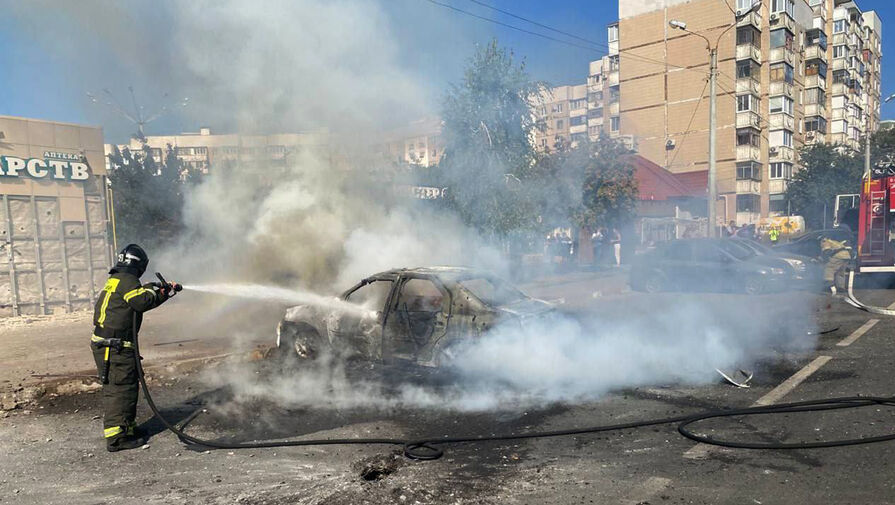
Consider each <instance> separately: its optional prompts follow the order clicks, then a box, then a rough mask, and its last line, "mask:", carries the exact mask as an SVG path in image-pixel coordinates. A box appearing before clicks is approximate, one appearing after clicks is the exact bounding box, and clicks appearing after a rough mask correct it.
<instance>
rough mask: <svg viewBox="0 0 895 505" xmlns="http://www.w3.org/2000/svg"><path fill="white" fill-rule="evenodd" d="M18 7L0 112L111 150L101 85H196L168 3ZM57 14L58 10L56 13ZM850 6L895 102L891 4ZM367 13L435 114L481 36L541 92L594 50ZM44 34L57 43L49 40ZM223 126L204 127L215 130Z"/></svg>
mask: <svg viewBox="0 0 895 505" xmlns="http://www.w3.org/2000/svg"><path fill="white" fill-rule="evenodd" d="M311 1H312V2H313V0H311ZM356 1H357V2H361V3H365V4H376V3H377V2H376V1H375V0H356ZM438 1H439V2H441V3H446V4H450V5H453V6H455V7H458V8H461V9H464V10H468V11H470V12H473V13H475V14H478V15H481V16H485V17H489V18H496V19H499V20H501V21H503V22H506V23H508V24H512V25H516V26H520V27H525V28H526V29H529V30H531V31H537V32H540V33H544V34H547V35H549V36H554V37H562V36H561V35H558V34H555V33H551V32H549V31H546V30H544V29H543V28H540V27H537V26H532V25H529V24H526V23H524V22H522V21H520V20H518V19H513V18H511V17H507V16H505V15H503V14H500V13H497V12H494V11H491V10H489V9H487V8H485V7H482V6H480V5H476V3H474V2H472V1H470V0H438ZM482 1H483V2H484V3H488V4H490V5H492V6H495V7H498V8H501V9H504V10H507V11H510V12H513V13H515V14H518V15H520V16H523V17H527V18H531V19H535V20H537V21H539V22H541V23H543V24H545V25H548V26H551V27H554V28H557V29H560V30H563V31H566V32H569V33H572V34H575V35H578V36H580V37H582V38H585V39H589V40H593V41H595V42H597V43H599V44H601V45H605V44H606V25H607V24H609V23H610V22H612V21H614V20H615V19H616V16H617V12H618V3H617V1H616V0H568V1H565V2H546V1H522V0H515V1H513V0H482ZM718 1H719V2H720V1H722V0H718ZM13 2H14V3H13ZM4 4H9V5H6V6H4ZM24 4H27V7H22V5H23V4H22V3H20V2H16V0H0V8H2V11H3V12H4V15H3V16H0V47H2V48H3V50H2V51H0V68H2V69H3V72H4V79H3V80H4V85H3V87H2V90H0V114H4V115H16V116H26V117H37V118H43V119H52V120H59V121H71V122H78V123H86V124H100V125H102V126H103V127H104V128H105V129H106V135H107V137H108V138H109V139H110V140H113V141H122V140H124V139H126V138H127V136H128V134H129V133H130V132H132V131H133V128H132V127H131V126H130V125H129V124H128V123H127V122H126V121H125V120H122V119H121V118H119V117H117V116H116V115H115V114H114V113H112V112H111V111H110V110H108V109H105V108H103V107H100V106H97V105H95V104H92V103H90V101H89V100H88V99H87V97H86V92H88V91H91V92H94V93H96V92H99V91H100V90H102V89H103V88H105V87H109V88H110V89H111V90H112V91H113V92H114V93H115V94H116V95H117V96H118V97H119V98H120V99H122V100H123V99H124V98H126V97H127V96H128V95H127V86H128V85H131V84H132V85H133V86H134V87H135V88H136V89H137V92H138V95H139V97H140V101H141V102H142V103H145V105H146V109H147V110H150V111H151V110H154V109H156V108H157V107H159V106H160V105H161V104H163V103H165V102H166V101H172V99H165V98H164V94H165V93H167V92H171V93H177V92H178V89H180V88H181V87H184V86H190V87H191V89H197V86H196V83H192V82H186V81H188V80H189V79H191V78H192V77H191V76H189V75H186V74H184V73H183V72H182V71H181V68H180V67H181V66H182V65H181V64H180V62H179V61H178V60H177V54H176V53H177V49H176V48H175V47H171V45H170V43H169V39H170V37H169V32H168V30H169V29H170V26H171V21H170V18H169V16H172V15H175V13H176V12H177V10H178V9H177V6H176V3H174V4H171V3H169V4H168V5H167V8H166V7H165V5H164V4H161V5H160V6H158V7H156V6H154V5H153V6H150V7H147V6H146V4H145V3H137V2H131V1H124V2H123V4H125V6H126V7H125V8H120V10H119V11H118V12H117V13H115V12H114V11H112V12H110V7H109V6H110V5H112V3H110V1H109V0H83V1H79V2H73V3H68V2H63V1H62V0H58V2H54V1H53V0H34V1H33V2H25V3H24ZM63 4H64V5H65V6H66V8H58V7H59V6H61V5H63ZM149 4H150V5H152V3H149ZM858 4H859V6H860V7H861V8H862V9H863V10H871V9H872V10H876V11H877V12H878V14H879V16H880V18H881V19H882V21H883V43H884V47H883V53H884V57H883V86H882V87H883V93H884V95H888V94H891V93H895V82H893V83H892V84H887V81H888V79H887V77H888V76H891V75H893V73H895V36H892V37H889V36H887V33H889V32H888V31H887V29H888V26H890V25H887V23H893V24H892V25H891V26H895V2H893V1H892V0H858ZM120 5H121V4H118V7H120ZM378 5H379V7H378V9H380V10H381V11H382V12H383V13H384V19H385V20H386V22H387V24H388V27H387V33H388V36H389V37H391V38H393V39H394V41H395V44H396V46H397V48H398V53H399V54H398V55H397V57H396V59H397V60H398V61H399V62H401V63H402V64H403V65H406V67H407V69H408V72H411V73H412V74H413V75H414V76H415V77H416V78H417V79H419V80H421V81H424V82H426V83H427V85H428V86H430V87H431V91H432V93H431V95H432V97H434V98H433V99H432V100H431V102H432V103H431V104H430V105H431V107H432V108H435V109H437V106H438V103H437V102H438V100H437V97H438V96H440V95H441V94H442V93H443V92H444V90H445V89H446V88H447V86H448V83H450V82H457V81H458V80H459V79H460V78H461V76H462V70H463V66H464V63H465V61H466V59H467V58H468V57H469V55H470V54H471V53H472V52H473V50H474V47H475V45H476V44H482V43H486V42H488V40H490V39H491V38H492V37H496V38H497V39H498V40H499V41H500V43H501V44H502V45H504V46H507V47H509V48H511V49H513V51H514V52H515V54H516V55H518V56H521V57H524V58H525V59H526V62H527V64H528V68H529V71H530V73H531V74H532V76H533V77H534V78H536V79H541V80H545V81H547V82H549V83H551V84H568V83H580V82H584V80H585V78H586V75H587V64H588V62H589V61H590V60H593V59H597V58H599V57H600V56H601V55H602V54H603V52H604V51H603V50H601V49H583V48H578V47H572V46H569V45H564V44H560V43H556V42H552V41H549V40H545V39H542V38H539V37H536V36H533V35H529V34H525V33H520V32H518V31H514V30H512V29H509V28H505V27H502V26H498V25H495V24H493V23H489V22H486V21H482V20H478V19H475V18H472V17H469V16H466V15H463V14H460V13H457V12H455V11H452V10H450V9H447V8H444V7H441V6H438V5H434V4H432V3H430V2H429V1H427V0H381V2H380V3H379V4H378ZM73 6H77V7H73ZM83 6H88V7H83ZM107 12H108V15H106V13H107ZM115 16H124V17H126V18H129V19H127V22H124V23H116V24H114V25H110V24H109V21H108V20H109V19H114V18H115ZM48 34H57V35H58V36H57V37H55V38H53V37H50V36H49V35H48ZM110 41H114V42H110ZM887 55H892V57H891V58H887V57H886V56H887ZM147 68H148V69H149V70H147ZM203 85H204V83H203ZM198 89H202V88H201V86H200V87H199V88H198ZM191 98H193V97H191ZM218 107H219V108H222V109H223V111H221V110H215V111H211V110H202V108H201V107H199V108H192V109H190V110H188V111H187V110H184V111H182V112H180V113H177V114H170V115H168V116H166V117H164V118H162V119H160V120H159V121H157V122H156V123H154V124H153V125H151V126H150V127H149V128H148V131H149V133H171V132H176V131H195V130H196V129H197V128H198V126H199V125H200V122H202V121H203V120H204V118H207V117H213V112H216V113H220V114H225V113H226V104H220V103H219V104H216V109H217V108H218ZM882 115H883V117H884V118H887V119H891V118H895V102H893V103H892V104H889V105H884V106H883V109H882ZM229 126H230V125H226V124H221V125H215V127H217V129H227V128H228V127H229Z"/></svg>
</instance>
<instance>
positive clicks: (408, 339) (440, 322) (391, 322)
mask: <svg viewBox="0 0 895 505" xmlns="http://www.w3.org/2000/svg"><path fill="white" fill-rule="evenodd" d="M553 310H554V308H553V306H552V305H551V304H549V303H547V302H544V301H541V300H537V299H534V298H531V297H529V296H528V295H526V294H524V293H523V292H521V291H520V290H518V289H517V288H515V287H514V286H512V285H511V284H509V283H507V282H505V281H503V280H501V279H499V278H497V277H495V276H493V275H491V274H489V273H487V272H483V271H480V270H474V269H470V268H461V267H427V268H409V269H395V270H389V271H387V272H382V273H379V274H376V275H372V276H370V277H367V278H366V279H363V280H362V281H361V282H359V283H358V284H356V285H355V286H354V287H352V288H351V289H349V290H348V291H345V292H344V293H343V294H342V295H341V296H339V297H338V299H334V300H333V303H332V304H329V305H326V306H324V305H322V304H321V305H298V306H295V307H292V308H290V309H288V310H287V311H286V316H285V318H284V319H283V320H282V321H281V322H280V324H279V326H278V327H277V349H278V351H279V353H280V355H282V356H291V357H294V356H298V357H299V358H311V359H313V358H316V357H318V356H320V355H323V354H325V353H333V354H335V355H337V356H339V357H342V358H360V359H365V360H371V361H382V362H412V363H415V364H418V365H423V366H439V365H442V364H445V363H446V362H448V361H450V360H451V359H452V358H453V356H454V355H455V353H456V351H457V349H458V345H460V344H462V343H463V342H465V341H468V339H471V338H477V337H479V336H481V335H482V334H483V333H484V332H486V331H488V330H489V329H490V328H493V327H494V326H495V325H497V324H500V323H505V322H507V321H512V320H516V321H518V322H519V324H525V321H526V320H529V319H531V318H538V317H546V316H547V315H549V314H550V313H552V312H553ZM510 324H515V323H510Z"/></svg>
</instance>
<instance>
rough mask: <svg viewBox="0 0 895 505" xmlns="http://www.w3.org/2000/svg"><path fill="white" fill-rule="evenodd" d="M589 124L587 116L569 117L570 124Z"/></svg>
mask: <svg viewBox="0 0 895 505" xmlns="http://www.w3.org/2000/svg"><path fill="white" fill-rule="evenodd" d="M583 124H587V116H573V117H570V118H569V126H581V125H583Z"/></svg>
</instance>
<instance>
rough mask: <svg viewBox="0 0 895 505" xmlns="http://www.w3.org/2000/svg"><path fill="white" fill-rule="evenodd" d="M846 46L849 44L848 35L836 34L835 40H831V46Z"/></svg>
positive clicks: (834, 35)
mask: <svg viewBox="0 0 895 505" xmlns="http://www.w3.org/2000/svg"><path fill="white" fill-rule="evenodd" d="M844 44H848V35H846V34H844V33H834V34H833V38H832V39H830V45H832V46H841V45H844Z"/></svg>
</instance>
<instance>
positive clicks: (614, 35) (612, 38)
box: [609, 25, 618, 42]
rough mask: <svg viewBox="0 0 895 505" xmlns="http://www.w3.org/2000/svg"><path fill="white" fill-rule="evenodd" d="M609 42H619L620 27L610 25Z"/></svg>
mask: <svg viewBox="0 0 895 505" xmlns="http://www.w3.org/2000/svg"><path fill="white" fill-rule="evenodd" d="M609 42H618V25H609Z"/></svg>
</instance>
